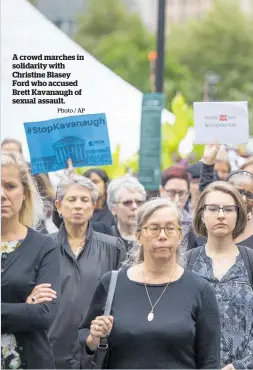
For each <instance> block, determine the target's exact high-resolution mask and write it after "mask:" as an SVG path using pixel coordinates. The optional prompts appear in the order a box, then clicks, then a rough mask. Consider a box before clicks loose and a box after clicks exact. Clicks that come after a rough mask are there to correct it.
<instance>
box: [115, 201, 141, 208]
mask: <svg viewBox="0 0 253 370" xmlns="http://www.w3.org/2000/svg"><path fill="white" fill-rule="evenodd" d="M134 203H135V204H136V205H137V207H140V206H141V205H142V204H143V203H144V201H143V200H139V199H135V200H124V201H123V202H117V204H123V206H124V207H127V208H130V207H132V206H133V204H134Z"/></svg>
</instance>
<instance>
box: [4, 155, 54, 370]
mask: <svg viewBox="0 0 253 370" xmlns="http://www.w3.org/2000/svg"><path fill="white" fill-rule="evenodd" d="M1 172H2V173H1V175H2V178H1V182H2V192H1V213H2V214H1V221H2V230H1V231H2V243H1V262H2V263H1V267H2V270H1V277H2V279H1V298H2V305H1V324H2V327H1V365H2V366H1V367H2V368H3V369H38V368H39V369H52V368H54V359H53V354H52V350H51V347H50V344H49V340H48V337H47V334H46V331H47V330H48V328H49V326H50V324H51V322H52V320H53V319H54V317H55V315H56V312H57V301H58V299H57V294H58V293H59V287H60V276H59V275H60V266H59V263H60V262H59V248H57V247H56V244H55V242H54V241H53V240H52V239H51V238H50V237H49V236H48V237H47V236H45V235H42V234H40V233H38V232H36V231H35V230H33V229H32V227H35V226H36V224H37V221H39V219H41V217H42V215H43V214H42V211H41V210H42V209H43V204H42V202H41V199H40V197H39V195H38V192H37V190H36V187H35V185H34V183H33V180H32V178H31V175H30V174H29V170H28V168H27V165H26V163H25V162H23V160H22V159H21V158H20V157H19V156H18V155H17V154H14V153H13V154H2V156H1Z"/></svg>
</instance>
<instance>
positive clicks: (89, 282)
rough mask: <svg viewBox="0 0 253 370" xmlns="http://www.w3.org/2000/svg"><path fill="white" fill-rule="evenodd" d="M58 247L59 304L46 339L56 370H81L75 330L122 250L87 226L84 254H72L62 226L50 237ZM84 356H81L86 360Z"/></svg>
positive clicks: (118, 264) (110, 238)
mask: <svg viewBox="0 0 253 370" xmlns="http://www.w3.org/2000/svg"><path fill="white" fill-rule="evenodd" d="M51 236H52V237H53V238H55V239H56V240H57V242H58V244H59V245H60V247H59V249H60V253H61V257H60V260H61V302H60V307H59V311H58V314H57V317H56V319H55V321H54V322H53V325H52V326H51V328H50V330H49V338H50V342H51V345H52V348H53V353H54V358H55V364H56V368H58V369H80V361H81V347H80V344H79V342H78V336H77V332H78V327H79V325H80V323H81V321H82V319H83V317H84V316H83V315H85V314H86V313H87V311H88V308H89V304H90V301H91V298H92V295H93V292H94V290H95V288H96V285H97V282H98V280H99V279H100V278H101V276H103V274H105V273H106V272H107V271H111V270H117V269H118V267H119V266H120V264H121V262H122V260H123V259H125V250H124V247H123V246H122V244H121V242H120V240H119V239H117V238H115V237H113V236H109V235H105V234H100V233H97V232H95V231H94V230H93V229H92V227H91V224H89V227H88V230H87V233H86V244H85V246H84V249H83V251H82V252H81V253H80V254H79V255H78V257H77V258H76V256H75V255H74V254H73V252H72V250H71V248H70V246H69V242H68V239H67V233H66V229H65V225H64V224H62V225H61V227H60V230H59V233H56V234H52V235H51ZM85 357H87V356H86V354H85V353H84V354H83V356H82V360H83V361H84V360H85Z"/></svg>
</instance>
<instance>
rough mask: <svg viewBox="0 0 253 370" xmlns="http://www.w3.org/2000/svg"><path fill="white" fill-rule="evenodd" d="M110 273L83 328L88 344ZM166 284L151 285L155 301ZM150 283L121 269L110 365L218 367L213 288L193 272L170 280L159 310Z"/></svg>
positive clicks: (81, 332) (217, 323) (81, 333)
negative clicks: (140, 281)
mask: <svg viewBox="0 0 253 370" xmlns="http://www.w3.org/2000/svg"><path fill="white" fill-rule="evenodd" d="M110 277H111V273H107V274H105V275H104V276H103V278H102V279H101V280H100V282H99V284H98V286H97V288H96V291H95V293H94V296H93V299H92V302H91V305H90V308H89V311H88V314H87V316H86V318H85V319H84V321H83V323H82V324H81V326H80V328H79V340H80V343H81V345H83V346H85V342H86V339H87V337H88V335H89V328H90V323H91V321H92V320H93V319H95V317H96V316H100V315H103V310H104V306H105V302H106V298H107V292H108V287H109V282H110ZM165 286H166V284H159V285H150V284H148V285H147V288H148V292H149V294H150V298H151V301H152V302H153V304H154V302H156V300H157V299H158V297H159V296H160V294H161V292H162V291H163V289H164V287H165ZM150 310H151V307H150V303H149V300H148V297H147V293H146V290H145V286H144V284H142V283H138V282H134V281H131V280H130V279H129V278H128V276H127V268H123V269H122V270H121V271H120V272H119V276H118V281H117V286H116V290H115V296H114V301H113V304H112V315H113V316H114V324H113V329H112V332H111V336H110V352H109V359H108V366H107V368H108V369H168V368H172V369H196V368H197V369H218V368H219V365H220V364H219V356H220V351H219V348H220V319H219V313H218V306H217V302H216V299H215V295H214V292H213V290H212V288H211V287H210V285H209V284H208V283H206V282H205V281H204V280H203V279H201V278H199V277H197V276H196V275H194V274H193V273H191V272H189V271H185V272H184V273H183V275H182V277H181V278H180V279H179V280H178V281H175V282H172V283H170V284H169V285H168V288H167V290H166V291H165V293H164V295H163V296H162V298H161V300H160V301H159V302H158V304H157V306H156V307H155V309H154V319H153V321H151V322H149V321H148V320H147V316H148V314H149V312H150Z"/></svg>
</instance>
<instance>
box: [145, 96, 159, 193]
mask: <svg viewBox="0 0 253 370" xmlns="http://www.w3.org/2000/svg"><path fill="white" fill-rule="evenodd" d="M163 104H164V95H163V94H161V93H151V94H144V95H143V100H142V116H141V140H140V166H139V167H140V171H139V179H140V182H141V183H142V184H143V185H144V187H145V189H147V190H158V189H159V185H160V181H161V176H160V173H161V114H162V109H163Z"/></svg>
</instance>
